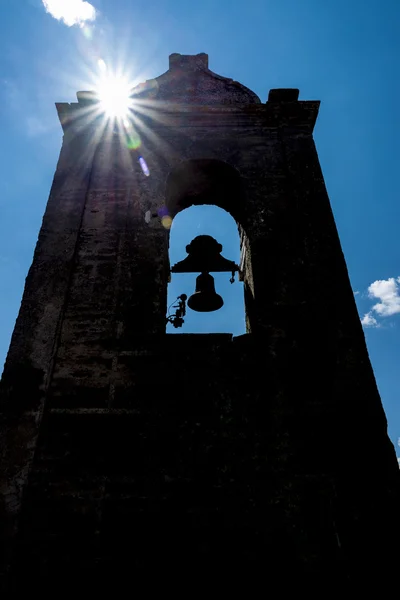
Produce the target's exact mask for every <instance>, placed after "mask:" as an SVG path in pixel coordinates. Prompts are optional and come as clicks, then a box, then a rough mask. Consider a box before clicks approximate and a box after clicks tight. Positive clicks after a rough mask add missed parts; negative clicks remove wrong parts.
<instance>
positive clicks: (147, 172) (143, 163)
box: [139, 156, 150, 177]
mask: <svg viewBox="0 0 400 600" xmlns="http://www.w3.org/2000/svg"><path fill="white" fill-rule="evenodd" d="M139 165H140V167H141V169H142V171H143V174H144V175H146V177H148V176H149V175H150V169H149V167H148V166H147V163H146V161H145V160H144V158H143V156H139Z"/></svg>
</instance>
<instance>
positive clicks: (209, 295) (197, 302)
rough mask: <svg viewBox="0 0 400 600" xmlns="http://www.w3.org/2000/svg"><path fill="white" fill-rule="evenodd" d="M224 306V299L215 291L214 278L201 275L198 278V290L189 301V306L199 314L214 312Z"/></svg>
mask: <svg viewBox="0 0 400 600" xmlns="http://www.w3.org/2000/svg"><path fill="white" fill-rule="evenodd" d="M223 305H224V301H223V300H222V297H221V296H220V295H219V294H217V292H216V291H215V285H214V277H213V276H212V275H210V273H201V275H199V276H198V277H197V278H196V290H195V292H194V294H193V295H192V296H190V298H189V300H188V306H189V308H191V309H192V310H195V311H197V312H212V311H213V310H218V309H219V308H221V307H222V306H223Z"/></svg>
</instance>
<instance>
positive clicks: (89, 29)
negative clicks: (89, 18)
mask: <svg viewBox="0 0 400 600" xmlns="http://www.w3.org/2000/svg"><path fill="white" fill-rule="evenodd" d="M82 33H83V35H84V36H85V38H86V39H87V40H91V39H92V38H93V28H92V27H88V25H85V26H84V27H82Z"/></svg>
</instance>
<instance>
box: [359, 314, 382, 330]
mask: <svg viewBox="0 0 400 600" xmlns="http://www.w3.org/2000/svg"><path fill="white" fill-rule="evenodd" d="M361 324H362V325H363V326H364V327H379V323H378V321H377V320H376V319H375V317H373V316H372V312H371V311H370V312H367V313H365V315H364V316H363V318H362V319H361Z"/></svg>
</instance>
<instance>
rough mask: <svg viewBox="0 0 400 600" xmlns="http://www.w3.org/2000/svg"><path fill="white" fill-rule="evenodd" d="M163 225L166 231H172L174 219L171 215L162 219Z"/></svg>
mask: <svg viewBox="0 0 400 600" xmlns="http://www.w3.org/2000/svg"><path fill="white" fill-rule="evenodd" d="M161 223H162V225H163V226H164V227H165V229H171V225H172V219H171V217H170V216H169V215H165V217H162V219H161Z"/></svg>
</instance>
